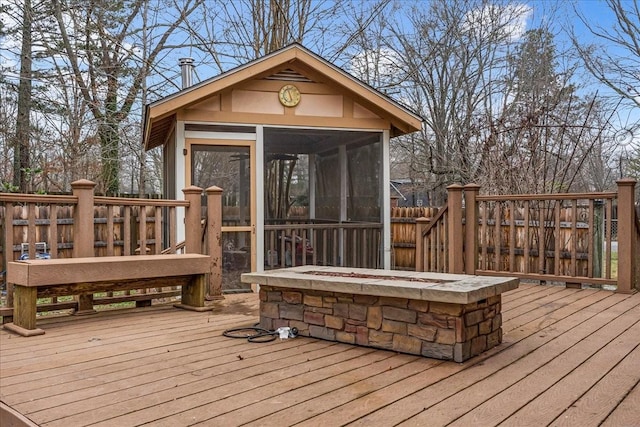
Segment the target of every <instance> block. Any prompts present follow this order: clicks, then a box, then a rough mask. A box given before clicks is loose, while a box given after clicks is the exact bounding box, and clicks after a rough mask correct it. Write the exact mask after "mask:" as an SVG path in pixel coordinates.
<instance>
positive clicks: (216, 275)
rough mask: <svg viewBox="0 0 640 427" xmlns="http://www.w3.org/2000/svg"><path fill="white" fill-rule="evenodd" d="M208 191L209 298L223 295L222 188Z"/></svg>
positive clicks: (215, 298) (214, 298) (216, 298)
mask: <svg viewBox="0 0 640 427" xmlns="http://www.w3.org/2000/svg"><path fill="white" fill-rule="evenodd" d="M206 193H207V233H206V234H207V248H208V252H209V256H210V257H211V274H210V275H209V290H208V292H207V299H208V300H219V299H224V296H222V188H220V187H216V186H213V187H209V188H207V189H206Z"/></svg>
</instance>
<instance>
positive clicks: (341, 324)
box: [242, 266, 519, 362]
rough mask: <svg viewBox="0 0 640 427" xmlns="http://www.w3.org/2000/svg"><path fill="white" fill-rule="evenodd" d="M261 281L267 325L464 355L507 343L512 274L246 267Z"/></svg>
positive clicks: (246, 277)
mask: <svg viewBox="0 0 640 427" xmlns="http://www.w3.org/2000/svg"><path fill="white" fill-rule="evenodd" d="M242 281H243V282H245V283H252V284H259V285H260V326H261V327H262V328H265V329H276V328H279V327H286V326H288V327H295V328H297V329H298V333H299V334H300V335H303V336H310V337H314V338H321V339H325V340H329V341H338V342H343V343H349V344H357V345H362V346H368V347H376V348H382V349H387V350H393V351H398V352H401V353H409V354H416V355H422V356H425V357H432V358H437V359H444V360H454V361H456V362H463V361H465V360H467V359H469V358H470V357H473V356H476V355H478V354H480V353H482V352H484V351H487V350H489V349H490V348H492V347H495V346H497V345H498V344H500V343H501V342H502V315H501V306H502V299H501V294H502V293H503V292H506V291H508V290H511V289H515V288H517V287H518V284H519V280H518V279H516V278H510V277H487V276H469V275H462V274H442V273H422V272H411V271H395V270H372V269H360V268H340V267H315V266H302V267H293V268H283V269H279V270H269V271H265V272H262V273H245V274H243V275H242Z"/></svg>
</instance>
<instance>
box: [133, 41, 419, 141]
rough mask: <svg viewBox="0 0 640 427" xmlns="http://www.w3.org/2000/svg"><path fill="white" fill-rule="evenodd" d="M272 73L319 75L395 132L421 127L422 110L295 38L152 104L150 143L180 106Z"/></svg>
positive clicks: (146, 131) (147, 117) (147, 119)
mask: <svg viewBox="0 0 640 427" xmlns="http://www.w3.org/2000/svg"><path fill="white" fill-rule="evenodd" d="M270 76H272V77H273V76H276V78H278V79H283V80H290V81H291V80H295V79H306V78H307V77H308V76H313V80H316V81H319V82H324V83H326V84H328V85H331V86H334V87H337V88H339V89H340V90H342V91H344V92H347V93H348V94H349V95H350V96H351V97H353V98H354V100H357V102H359V103H361V104H362V105H363V106H365V107H366V108H369V109H370V110H371V111H373V112H375V113H377V114H380V115H381V117H384V118H386V119H388V120H389V122H390V123H391V125H392V129H391V136H398V135H404V134H407V133H411V132H415V131H418V130H420V129H421V126H422V118H421V117H420V116H419V115H418V114H416V113H414V112H412V111H411V110H409V109H408V108H407V107H404V106H403V105H401V104H400V103H398V102H396V101H394V100H393V99H391V98H389V97H388V96H387V95H385V94H383V93H381V92H379V91H378V90H376V89H374V88H373V87H371V86H369V85H367V84H366V83H364V82H362V81H361V80H359V79H357V78H355V77H354V76H352V75H351V74H349V73H347V72H346V71H344V70H342V69H341V68H339V67H337V66H335V65H334V64H331V63H330V62H328V61H327V60H325V59H323V58H322V57H320V56H318V55H316V54H315V53H313V52H311V51H310V50H308V49H306V48H305V47H303V46H302V45H300V44H298V43H294V44H291V45H288V46H286V47H284V48H282V49H280V50H277V51H274V52H272V53H270V54H268V55H266V56H263V57H262V58H259V59H256V60H254V61H251V62H249V63H247V64H244V65H241V66H239V67H236V68H233V69H231V70H229V71H227V72H225V73H222V74H220V75H218V76H215V77H212V78H210V79H207V80H204V81H202V82H200V83H198V84H195V85H193V86H191V87H188V88H185V89H183V90H180V91H178V92H176V93H174V94H172V95H169V96H167V97H164V98H161V99H159V100H157V101H155V102H152V103H150V104H147V105H146V106H145V111H144V119H143V120H144V123H143V125H144V127H143V143H144V145H145V148H146V149H151V148H154V147H156V146H159V145H162V144H163V143H164V142H165V141H164V140H163V139H164V137H163V135H166V133H167V132H168V131H170V128H171V126H172V123H173V119H172V116H173V114H175V112H176V111H178V110H180V109H183V108H188V107H190V106H192V105H195V104H198V103H199V102H202V101H204V100H205V99H207V98H208V97H210V96H212V95H213V94H215V93H218V92H220V91H222V90H224V89H226V88H229V87H232V86H235V85H238V84H241V83H243V82H246V81H249V80H256V79H260V78H266V77H270ZM307 81H309V80H307Z"/></svg>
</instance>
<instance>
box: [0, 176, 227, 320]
mask: <svg viewBox="0 0 640 427" xmlns="http://www.w3.org/2000/svg"><path fill="white" fill-rule="evenodd" d="M94 187H95V184H94V183H93V182H90V181H86V180H81V181H76V182H74V183H73V184H72V189H73V194H72V195H69V196H47V195H45V196H42V195H33V194H13V193H0V202H2V205H1V206H0V223H1V225H2V247H1V248H0V249H1V251H0V256H1V257H2V258H1V261H2V271H3V272H4V271H5V270H6V263H7V262H9V261H13V260H16V259H18V258H20V257H28V258H31V259H34V258H37V257H51V258H71V257H99V256H114V255H116V256H117V255H135V254H157V255H160V254H162V253H177V252H178V251H182V252H188V253H207V254H209V255H210V256H211V257H212V261H211V262H212V265H213V264H214V263H217V264H220V259H221V253H220V248H219V247H220V242H219V241H217V240H219V236H220V233H215V232H212V233H208V237H207V240H206V241H205V242H204V244H203V233H202V230H201V211H202V209H201V197H202V189H201V188H198V187H189V188H186V189H184V190H183V192H184V195H185V200H164V199H137V198H119V197H100V196H94V193H93V192H94ZM206 192H207V205H208V206H209V207H210V208H209V209H207V212H208V218H207V221H206V223H207V224H208V227H214V228H215V227H218V228H219V227H220V225H221V221H220V219H219V218H218V217H220V216H221V210H220V198H221V193H222V190H220V189H218V188H216V187H212V188H210V189H207V191H206ZM178 209H184V212H185V240H184V241H183V242H178V241H177V221H176V218H177V210H178ZM45 247H46V253H44V254H43V251H42V249H41V248H45ZM212 271H213V272H214V273H212V274H211V275H210V282H209V288H208V295H209V297H210V298H211V297H219V296H220V295H221V286H220V283H221V277H220V274H219V272H218V269H215V268H214V269H212ZM0 280H2V281H4V277H2V278H0ZM5 291H6V297H5V300H4V305H3V307H2V308H0V315H3V316H10V315H11V311H12V307H13V289H12V285H11V284H10V283H7V284H6V290H5ZM177 295H180V291H179V290H176V289H156V290H155V291H153V292H152V291H148V290H140V291H133V292H125V293H124V294H119V295H113V294H112V293H108V294H107V295H99V296H95V297H94V304H96V305H100V304H108V303H113V302H122V301H136V304H137V305H148V304H150V302H151V300H153V299H159V298H166V297H172V296H177ZM69 308H77V301H75V300H74V301H63V302H60V301H59V300H57V299H51V300H50V301H49V302H45V303H43V304H40V305H39V307H38V310H39V311H50V310H59V309H69Z"/></svg>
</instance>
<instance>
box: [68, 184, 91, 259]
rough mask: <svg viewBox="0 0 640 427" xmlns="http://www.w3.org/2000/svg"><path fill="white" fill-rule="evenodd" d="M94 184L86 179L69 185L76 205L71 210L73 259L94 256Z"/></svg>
mask: <svg viewBox="0 0 640 427" xmlns="http://www.w3.org/2000/svg"><path fill="white" fill-rule="evenodd" d="M95 186H96V184H95V183H94V182H91V181H89V180H86V179H81V180H79V181H74V182H72V183H71V189H72V190H73V195H74V196H76V197H77V198H78V204H77V205H76V206H75V209H74V210H73V257H74V258H81V257H92V256H94V249H93V246H94V230H93V197H94V196H93V189H94V188H95Z"/></svg>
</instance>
